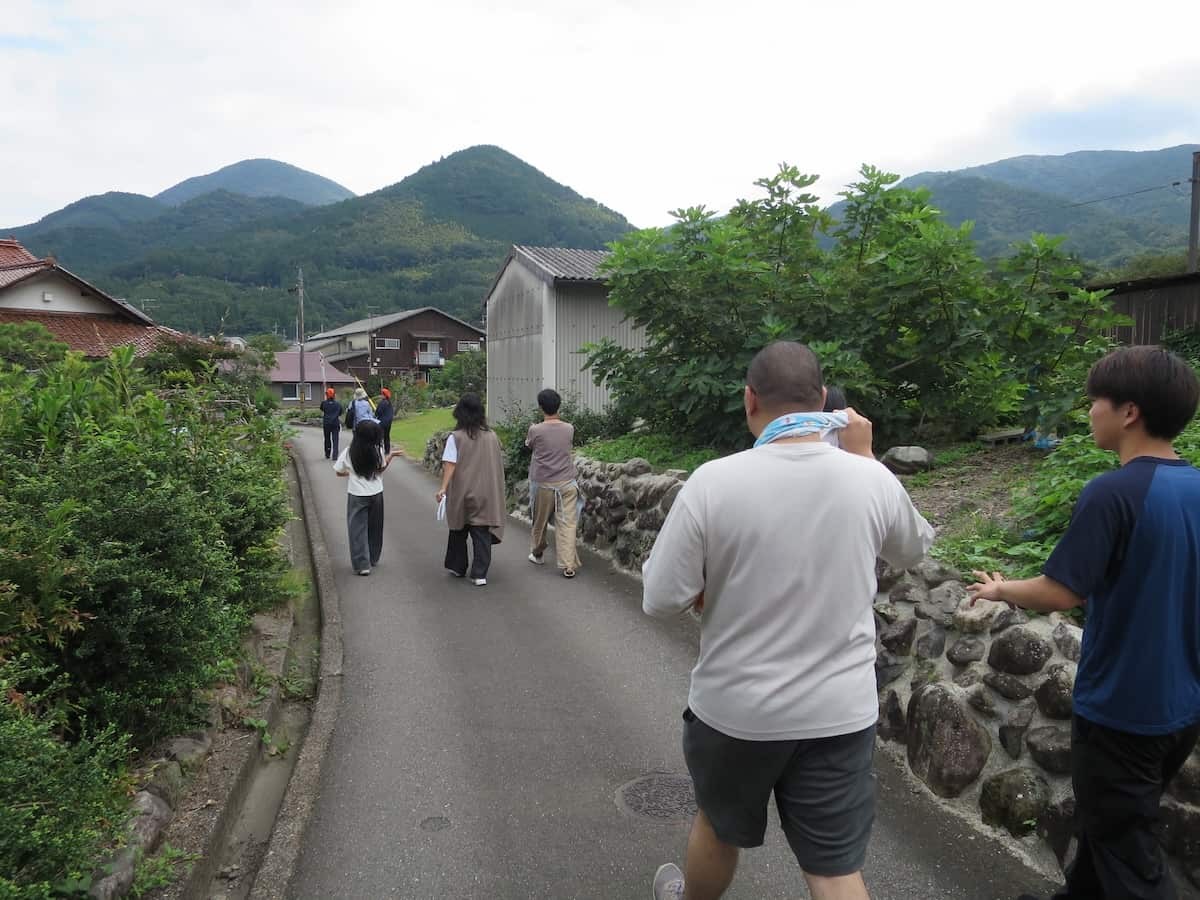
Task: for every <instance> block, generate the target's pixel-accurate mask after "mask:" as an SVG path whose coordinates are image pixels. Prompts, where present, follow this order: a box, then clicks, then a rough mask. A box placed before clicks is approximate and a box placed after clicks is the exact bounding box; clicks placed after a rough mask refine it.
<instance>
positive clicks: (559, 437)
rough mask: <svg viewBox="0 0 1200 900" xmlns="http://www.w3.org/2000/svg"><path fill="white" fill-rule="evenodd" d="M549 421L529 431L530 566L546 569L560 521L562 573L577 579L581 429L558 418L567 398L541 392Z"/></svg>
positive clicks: (550, 391)
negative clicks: (550, 533)
mask: <svg viewBox="0 0 1200 900" xmlns="http://www.w3.org/2000/svg"><path fill="white" fill-rule="evenodd" d="M537 400H538V406H539V407H540V408H541V410H542V418H543V421H541V422H538V423H537V424H536V425H530V426H529V432H528V433H527V434H526V435H525V446H526V447H528V448H529V449H530V450H532V451H533V458H532V459H531V460H530V463H529V494H530V506H531V507H532V510H531V514H532V517H533V533H532V535H531V544H530V551H529V561H530V562H531V563H533V564H534V565H538V566H540V565H542V564H543V563H544V562H545V560H544V559H543V554H544V553H545V552H546V545H547V541H546V527H547V525H548V524H549V522H550V517H551V516H553V517H554V553H555V556H556V557H557V559H556V562H557V563H558V568H559V571H561V572H562V573H563V575H564V576H565V577H566V578H574V577H575V570H576V569H578V568H579V554H578V552H577V551H576V548H575V531H576V527H577V526H578V523H579V510H578V503H579V485H578V483H577V482H576V481H575V457H574V444H575V426H574V425H572V424H571V423H570V422H564V421H563V420H562V419H560V418H559V416H558V411H559V409H560V408H561V407H562V397H560V396H559V394H558V391H556V390H554V389H552V388H546V389H545V390H543V391H541V392H539V393H538V397H537Z"/></svg>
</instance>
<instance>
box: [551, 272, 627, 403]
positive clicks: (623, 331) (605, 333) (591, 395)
mask: <svg viewBox="0 0 1200 900" xmlns="http://www.w3.org/2000/svg"><path fill="white" fill-rule="evenodd" d="M555 294H556V295H557V298H558V302H557V304H556V307H557V309H556V312H557V317H556V318H557V321H556V322H555V341H554V343H555V347H554V361H555V362H554V365H555V380H556V382H557V383H556V384H555V385H553V387H554V388H555V390H557V391H558V392H559V393H560V394H562V395H563V396H564V397H572V398H575V399H577V400H578V402H579V403H580V404H581V405H582V406H584V407H585V408H587V409H590V410H595V411H596V412H599V411H601V410H603V409H604V408H605V407H606V406H607V405H608V402H609V391H608V388H607V387H606V386H600V387H598V386H596V385H595V384H593V382H592V374H591V372H590V371H583V366H584V364H585V362H586V360H587V358H586V355H585V354H583V353H581V352H579V351H580V348H581V347H582V346H583V345H584V344H588V343H597V342H599V341H600V339H601V338H604V337H609V338H612V339H613V340H614V341H616V342H617V343H618V344H620V345H621V346H622V347H629V348H630V349H634V350H636V349H640V348H641V347H643V346H645V335H644V333H643V331H642V329H640V328H635V327H634V326H633V324H632V323H631V322H626V321H623V314H622V313H621V311H620V310H618V309H614V308H613V307H611V306H609V305H608V290H607V288H605V287H604V286H603V285H599V284H571V283H570V282H559V283H558V285H557V286H556V287H555Z"/></svg>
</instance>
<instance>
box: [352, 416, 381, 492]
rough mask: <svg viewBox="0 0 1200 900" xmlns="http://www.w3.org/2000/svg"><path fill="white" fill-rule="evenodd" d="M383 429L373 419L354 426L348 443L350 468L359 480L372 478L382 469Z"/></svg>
mask: <svg viewBox="0 0 1200 900" xmlns="http://www.w3.org/2000/svg"><path fill="white" fill-rule="evenodd" d="M382 446H383V429H382V428H380V427H379V423H378V422H376V421H375V420H374V419H363V420H361V421H360V422H359V423H358V424H356V425H355V426H354V440H352V441H351V442H350V466H351V468H353V469H354V474H355V475H357V476H358V477H359V478H374V477H376V476H377V475H378V474H379V470H380V469H382V468H383V450H382V449H381V448H382Z"/></svg>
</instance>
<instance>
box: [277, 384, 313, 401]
mask: <svg viewBox="0 0 1200 900" xmlns="http://www.w3.org/2000/svg"><path fill="white" fill-rule="evenodd" d="M282 387H283V399H284V400H299V399H300V384H298V383H297V382H294V381H289V382H287V383H285V384H284V385H283V386H282ZM304 387H305V388H306V390H305V391H304V399H305V400H311V399H312V398H313V386H312V382H311V381H310V382H309V383H308V384H306V385H304Z"/></svg>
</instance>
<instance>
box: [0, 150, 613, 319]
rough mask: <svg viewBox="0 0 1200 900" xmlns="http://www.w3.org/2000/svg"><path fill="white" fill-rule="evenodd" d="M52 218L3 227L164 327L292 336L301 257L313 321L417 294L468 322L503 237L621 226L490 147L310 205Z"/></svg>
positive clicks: (584, 237) (593, 233)
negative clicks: (82, 221) (66, 221)
mask: <svg viewBox="0 0 1200 900" xmlns="http://www.w3.org/2000/svg"><path fill="white" fill-rule="evenodd" d="M125 196H136V195H125ZM160 196H161V195H160ZM90 199H94V198H90ZM141 199H142V200H146V201H147V202H149V203H156V202H158V201H155V200H150V199H149V198H141ZM160 205H161V204H160ZM68 209H69V208H68ZM62 212H65V210H64V211H62ZM60 215H61V212H60V213H54V214H52V215H51V216H48V217H46V219H43V220H42V221H41V222H39V223H38V224H36V225H32V226H27V227H25V228H18V229H15V230H10V232H4V231H0V233H4V234H7V233H13V234H14V235H15V236H16V237H17V238H18V239H19V240H21V241H22V242H23V243H24V244H25V245H26V246H27V247H28V248H29V249H30V250H31V251H33V252H34V253H37V254H39V255H45V254H53V255H55V256H56V257H57V258H58V259H59V261H60V262H61V263H62V264H63V265H64V266H66V267H67V268H69V269H72V270H74V271H76V272H77V273H78V274H80V275H82V276H84V277H86V278H89V279H90V280H93V281H94V282H95V283H96V284H97V285H98V286H100V287H102V288H104V289H105V290H108V291H109V292H111V293H113V294H114V295H116V296H120V297H126V298H128V299H130V300H132V301H135V302H138V301H141V300H143V299H146V298H151V299H153V300H154V301H156V302H155V303H153V304H151V305H150V306H149V308H148V311H149V312H151V313H152V314H153V315H154V316H155V318H156V319H158V320H159V321H161V322H163V323H164V324H168V325H172V326H175V327H177V328H183V329H187V330H190V331H196V332H199V333H205V334H211V333H214V332H215V331H217V330H218V329H222V330H224V332H225V333H227V334H236V333H244V334H254V333H258V332H263V331H273V330H279V331H281V332H283V333H284V334H286V335H288V336H291V335H292V334H293V333H294V324H293V323H294V315H295V299H294V297H289V296H288V294H287V293H286V289H287V287H289V286H290V285H291V284H292V283H293V282H294V280H295V277H296V270H297V268H298V267H303V269H304V274H305V282H306V285H307V295H308V306H307V309H306V325H308V326H310V327H309V328H308V330H309V331H317V330H320V329H322V328H327V327H333V326H334V325H336V324H338V323H339V322H343V321H348V320H352V319H356V318H362V317H365V316H366V315H367V313H368V311H375V312H378V313H386V312H391V311H395V310H401V309H406V308H411V307H416V306H426V305H429V306H438V307H440V308H442V309H444V310H446V311H447V312H450V313H452V314H455V315H459V316H461V317H463V318H466V319H468V320H472V321H474V320H478V319H479V318H480V316H481V313H482V310H481V302H482V300H483V296H484V293H485V292H486V290H487V288H488V286H489V285H490V283H491V280H492V278H493V277H494V276H495V273H496V270H497V269H498V268H499V266H500V263H501V262H502V261H503V259H504V256H505V254H506V253H507V251H508V248H509V246H510V245H511V244H513V243H529V244H547V245H565V246H571V247H580V248H600V247H603V246H604V244H605V243H607V242H608V241H611V240H613V239H615V238H617V237H618V236H620V235H621V234H623V233H624V232H626V231H628V230H630V228H631V226H630V224H629V223H628V222H627V221H626V220H625V218H624V217H623V216H621V215H619V214H618V213H615V212H613V211H612V210H609V209H606V208H605V207H603V206H601V205H600V204H598V203H596V202H595V201H593V200H588V199H585V198H583V197H581V196H580V195H579V194H577V193H576V192H575V191H573V190H571V189H570V188H567V187H564V186H563V185H561V184H558V183H556V182H554V181H553V180H551V179H550V178H548V177H547V176H545V175H544V174H542V173H541V172H539V171H538V170H537V169H534V168H533V167H531V166H529V165H528V164H527V163H524V162H522V161H521V160H520V159H518V158H517V157H515V156H513V155H512V154H510V153H507V152H505V151H504V150H501V149H500V148H498V147H487V146H482V147H472V148H469V149H467V150H462V151H459V152H458V153H454V154H452V155H450V156H447V157H445V158H444V159H441V160H439V161H438V162H435V163H432V164H430V165H428V166H426V167H424V168H422V169H421V170H420V171H418V172H416V173H415V174H413V175H411V176H409V177H408V178H405V179H404V180H403V181H401V182H399V183H398V184H395V185H392V186H391V187H388V188H384V189H383V190H380V191H376V192H374V193H372V194H367V195H364V196H362V197H354V198H351V199H348V200H344V201H342V202H339V203H333V204H328V205H324V206H319V207H312V206H307V207H306V206H304V205H302V204H300V203H298V202H296V201H294V200H287V199H283V198H280V197H249V196H244V195H241V194H237V193H231V192H228V191H216V192H211V193H207V194H203V195H201V196H199V197H196V198H194V199H191V200H189V201H187V202H185V203H183V204H182V205H180V206H179V207H177V208H173V209H172V208H167V207H165V206H164V207H163V210H162V212H161V213H160V214H158V215H157V216H154V217H152V218H146V219H144V220H141V221H129V222H124V223H117V222H116V221H115V219H114V221H113V222H112V224H111V225H110V226H104V225H101V224H98V222H90V223H88V224H86V225H65V226H60V225H59V224H58V223H59V221H60V220H59V219H57V218H56V217H58V216H60ZM47 226H49V227H47Z"/></svg>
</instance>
